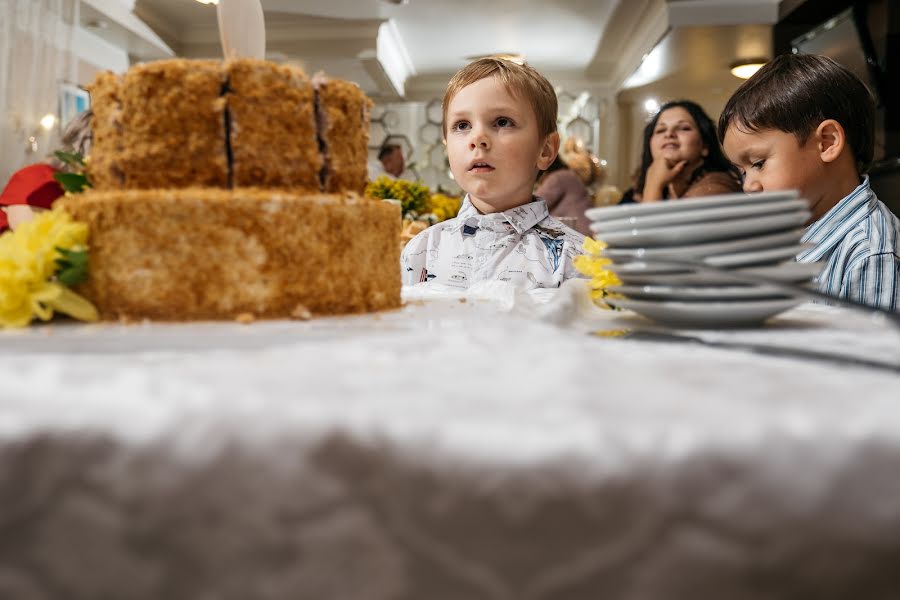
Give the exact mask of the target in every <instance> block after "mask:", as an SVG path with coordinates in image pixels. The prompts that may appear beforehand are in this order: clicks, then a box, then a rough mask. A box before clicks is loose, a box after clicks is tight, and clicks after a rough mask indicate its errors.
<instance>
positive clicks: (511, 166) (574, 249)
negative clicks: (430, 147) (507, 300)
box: [400, 58, 584, 289]
mask: <svg viewBox="0 0 900 600" xmlns="http://www.w3.org/2000/svg"><path fill="white" fill-rule="evenodd" d="M556 113H557V102H556V93H555V92H554V91H553V87H552V86H551V85H550V83H549V82H548V81H547V80H546V79H545V78H544V77H543V76H542V75H541V74H540V73H538V72H537V71H535V70H534V69H532V68H531V67H529V66H527V65H520V64H517V63H515V62H512V61H508V60H504V59H500V58H484V59H480V60H477V61H475V62H473V63H470V64H469V65H467V66H466V67H464V68H463V69H462V70H460V71H459V72H458V73H457V74H456V75H454V76H453V79H451V80H450V83H449V84H448V86H447V91H446V93H445V94H444V102H443V136H444V142H445V144H446V146H447V155H448V157H449V159H450V169H451V171H452V172H453V176H454V178H455V179H456V182H457V183H458V184H459V185H460V187H462V189H463V190H464V191H465V192H466V198H465V200H464V201H463V205H462V208H461V209H460V211H459V215H458V216H457V217H456V218H454V219H450V220H447V221H444V222H443V223H438V224H437V225H434V226H432V227H430V228H428V229H426V230H425V231H423V232H422V233H420V234H419V235H417V236H416V237H415V238H413V239H412V240H411V241H410V242H409V244H407V246H406V247H405V248H404V250H403V254H402V257H401V260H400V262H401V269H402V273H403V283H404V284H415V283H424V282H433V283H438V284H443V285H447V286H451V287H456V288H462V289H465V288H468V287H469V286H470V285H471V284H472V283H475V282H477V281H485V280H501V281H509V282H511V283H513V284H514V285H516V286H517V287H520V288H526V289H527V288H536V287H557V286H559V285H560V284H561V283H562V282H563V281H564V280H565V279H568V278H570V277H578V276H579V274H578V273H577V271H575V269H574V268H573V266H572V259H573V258H574V257H575V256H576V255H577V254H579V253H580V248H581V245H582V242H583V241H584V236H582V235H581V234H579V233H577V232H576V231H574V230H572V229H570V228H568V227H566V226H565V225H563V224H562V223H561V222H559V221H557V220H556V219H554V218H553V217H551V216H550V214H549V212H548V210H547V206H546V204H545V203H544V201H543V200H541V199H539V198H535V197H534V195H533V189H534V183H535V181H536V179H537V176H538V174H539V173H540V171H542V170H544V169H546V168H547V167H549V166H550V164H551V163H552V162H553V159H554V158H555V157H556V154H557V152H558V150H559V134H558V133H557V131H556Z"/></svg>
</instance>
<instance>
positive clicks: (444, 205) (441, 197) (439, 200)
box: [425, 194, 462, 222]
mask: <svg viewBox="0 0 900 600" xmlns="http://www.w3.org/2000/svg"><path fill="white" fill-rule="evenodd" d="M460 207H462V198H454V197H451V196H447V195H445V194H432V195H431V197H430V198H429V199H428V201H427V202H426V203H425V212H428V213H431V214H433V215H434V217H435V219H437V221H438V222H440V221H446V220H447V219H452V218H453V217H455V216H456V215H457V214H458V213H459V209H460Z"/></svg>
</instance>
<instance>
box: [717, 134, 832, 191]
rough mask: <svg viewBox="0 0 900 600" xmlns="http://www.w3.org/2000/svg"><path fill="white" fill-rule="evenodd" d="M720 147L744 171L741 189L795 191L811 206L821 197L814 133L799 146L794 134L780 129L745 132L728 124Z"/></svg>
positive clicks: (822, 176)
mask: <svg viewBox="0 0 900 600" xmlns="http://www.w3.org/2000/svg"><path fill="white" fill-rule="evenodd" d="M722 148H723V149H724V150H725V154H726V155H727V156H728V160H730V161H731V162H732V163H734V164H735V165H736V166H737V167H738V168H739V169H740V170H741V172H742V173H743V174H744V191H745V192H747V193H748V194H752V193H754V192H774V191H778V190H797V191H798V192H799V193H800V196H801V197H803V198H806V199H807V200H809V202H810V203H811V204H813V205H815V204H816V203H818V201H819V200H820V199H821V197H822V195H823V193H824V190H822V189H821V188H822V185H823V182H825V181H826V180H827V178H826V177H825V173H824V168H823V167H824V163H823V162H822V159H821V157H820V154H819V148H818V144H817V143H816V136H815V135H810V136H809V137H808V138H807V140H806V143H805V144H803V145H800V143H799V142H798V141H797V137H796V136H795V135H794V134H793V133H787V132H784V131H781V130H779V129H765V130H763V131H754V132H747V131H742V130H740V129H738V128H737V127H735V126H733V125H732V126H730V127H729V128H728V129H727V130H726V131H725V139H724V141H723V142H722Z"/></svg>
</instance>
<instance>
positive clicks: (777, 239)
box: [585, 192, 822, 327]
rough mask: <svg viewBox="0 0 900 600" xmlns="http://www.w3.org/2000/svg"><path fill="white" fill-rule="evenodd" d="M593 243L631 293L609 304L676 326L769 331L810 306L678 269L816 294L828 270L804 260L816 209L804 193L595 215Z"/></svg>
mask: <svg viewBox="0 0 900 600" xmlns="http://www.w3.org/2000/svg"><path fill="white" fill-rule="evenodd" d="M585 214H586V215H587V217H588V218H589V219H591V221H592V224H591V230H592V231H593V237H594V238H595V239H598V240H602V241H604V242H606V243H607V244H608V247H607V248H606V250H605V252H604V254H605V255H606V256H607V257H609V258H611V259H612V260H613V265H612V266H611V267H610V268H611V269H612V270H613V271H615V272H616V274H617V275H618V276H619V279H621V280H622V283H623V285H621V286H617V287H615V288H611V290H610V291H613V292H617V293H619V294H622V295H623V296H624V299H616V300H612V299H611V300H609V304H612V305H614V306H617V307H620V308H626V309H630V310H633V311H634V312H636V313H639V314H642V315H644V316H645V317H648V318H650V319H653V320H655V321H658V322H661V323H666V324H669V325H675V326H688V327H728V326H744V325H754V324H758V323H761V322H762V321H764V320H765V319H767V318H769V317H771V316H774V315H776V314H778V313H780V312H783V311H785V310H787V309H789V308H791V307H793V306H795V305H797V304H800V303H801V302H803V298H802V297H800V296H791V295H789V294H786V293H785V292H784V291H783V290H779V289H776V288H773V287H768V286H765V285H757V284H747V283H736V281H735V279H734V278H730V277H728V276H727V274H723V273H713V272H709V271H702V272H701V271H696V270H692V269H690V268H689V267H685V266H683V265H681V266H676V265H672V264H669V263H666V262H665V261H666V260H669V261H673V260H674V261H702V262H703V263H706V264H707V265H709V266H712V267H719V268H722V269H725V270H726V271H728V272H737V273H741V272H746V273H750V274H754V275H756V276H760V277H768V278H770V279H772V280H774V281H778V282H781V283H793V284H799V285H807V284H809V283H810V282H811V280H813V279H814V278H815V276H816V275H818V274H819V272H820V271H821V268H822V265H821V264H819V263H798V262H796V261H795V260H794V258H795V257H796V255H797V254H798V253H799V252H800V251H801V250H803V248H804V245H803V244H801V243H800V238H801V237H802V236H803V231H804V225H805V223H806V222H807V220H808V219H809V216H810V213H809V206H808V204H807V202H806V201H805V200H802V199H799V198H797V194H796V193H795V192H771V193H763V194H753V195H746V194H728V195H722V196H706V197H702V198H694V199H685V200H677V201H670V202H654V203H647V204H629V205H623V206H610V207H603V208H592V209H589V210H588V211H586V213H585Z"/></svg>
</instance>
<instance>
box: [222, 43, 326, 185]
mask: <svg viewBox="0 0 900 600" xmlns="http://www.w3.org/2000/svg"><path fill="white" fill-rule="evenodd" d="M225 68H226V71H227V77H228V87H227V89H228V93H227V94H226V104H227V107H228V114H229V124H230V141H231V152H232V160H233V184H234V186H235V187H250V186H258V187H280V188H291V189H293V190H298V191H308V192H317V191H319V190H320V189H321V181H320V172H321V170H322V155H321V153H320V152H319V143H318V139H317V132H316V115H315V92H314V90H313V87H312V83H310V81H309V78H308V77H307V76H306V75H305V74H304V72H303V71H302V70H301V69H298V68H297V67H292V66H290V65H275V64H273V63H269V62H265V61H261V60H254V59H239V60H235V61H232V62H229V63H228V64H226V67H225Z"/></svg>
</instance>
